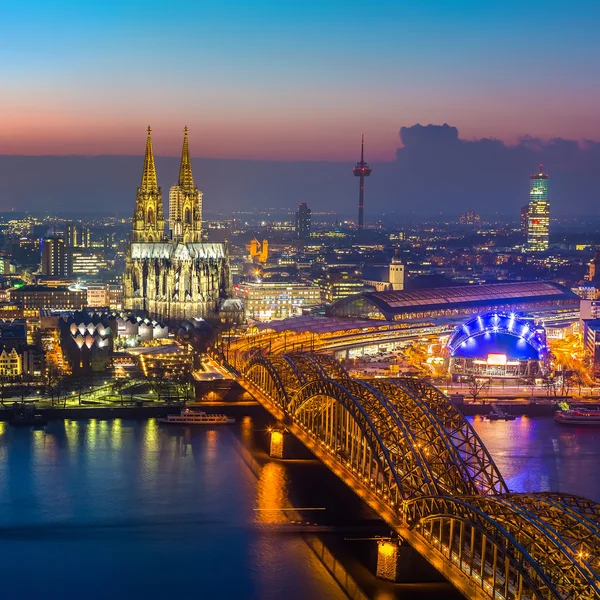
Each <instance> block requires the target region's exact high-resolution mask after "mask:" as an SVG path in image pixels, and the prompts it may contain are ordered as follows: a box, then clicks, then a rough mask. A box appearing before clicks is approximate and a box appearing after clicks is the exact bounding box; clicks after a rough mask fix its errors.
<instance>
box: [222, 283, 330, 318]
mask: <svg viewBox="0 0 600 600" xmlns="http://www.w3.org/2000/svg"><path fill="white" fill-rule="evenodd" d="M234 296H235V297H236V298H239V299H241V300H242V301H243V304H244V314H245V316H246V318H249V319H253V320H257V321H268V320H270V319H284V318H286V317H291V316H294V315H301V314H302V309H304V308H309V307H311V306H317V305H318V304H320V303H321V290H320V289H319V287H318V286H317V285H312V284H308V283H296V282H291V281H266V282H264V281H263V282H262V283H241V284H240V285H238V286H236V287H235V288H234Z"/></svg>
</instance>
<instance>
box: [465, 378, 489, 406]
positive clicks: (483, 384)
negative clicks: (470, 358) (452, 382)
mask: <svg viewBox="0 0 600 600" xmlns="http://www.w3.org/2000/svg"><path fill="white" fill-rule="evenodd" d="M468 384H469V393H470V394H471V396H473V402H476V401H477V398H478V396H479V394H480V393H481V392H482V391H483V390H484V389H486V388H488V387H489V386H490V380H489V379H485V378H483V377H477V376H476V375H471V376H470V377H469V380H468Z"/></svg>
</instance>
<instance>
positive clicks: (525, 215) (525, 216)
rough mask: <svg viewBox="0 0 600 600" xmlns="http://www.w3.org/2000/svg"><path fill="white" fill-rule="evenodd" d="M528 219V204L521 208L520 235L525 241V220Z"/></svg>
mask: <svg viewBox="0 0 600 600" xmlns="http://www.w3.org/2000/svg"><path fill="white" fill-rule="evenodd" d="M528 219H529V204H526V205H525V206H521V223H520V225H521V235H523V237H525V239H527V220H528Z"/></svg>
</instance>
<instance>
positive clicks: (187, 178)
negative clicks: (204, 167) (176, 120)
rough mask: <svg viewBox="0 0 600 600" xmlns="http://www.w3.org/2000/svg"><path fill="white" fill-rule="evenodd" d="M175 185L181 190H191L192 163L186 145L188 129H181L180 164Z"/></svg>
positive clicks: (192, 185) (192, 180) (193, 186)
mask: <svg viewBox="0 0 600 600" xmlns="http://www.w3.org/2000/svg"><path fill="white" fill-rule="evenodd" d="M177 185H178V186H179V187H180V188H181V189H183V190H193V189H194V188H195V187H196V186H195V185H194V175H193V174H192V161H191V159H190V147H189V144H188V128H187V127H184V128H183V148H182V149H181V163H180V165H179V179H178V180H177Z"/></svg>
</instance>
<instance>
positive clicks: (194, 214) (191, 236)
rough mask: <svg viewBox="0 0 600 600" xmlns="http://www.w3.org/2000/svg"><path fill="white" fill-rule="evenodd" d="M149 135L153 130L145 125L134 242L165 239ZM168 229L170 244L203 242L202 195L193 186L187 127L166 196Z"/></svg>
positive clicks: (161, 205)
mask: <svg viewBox="0 0 600 600" xmlns="http://www.w3.org/2000/svg"><path fill="white" fill-rule="evenodd" d="M151 133H152V128H151V127H150V126H148V137H147V138H146V153H145V156H144V170H143V172H142V182H141V185H140V187H139V188H138V190H137V197H136V208H135V214H134V218H133V241H134V242H160V241H164V240H165V230H164V228H165V219H164V214H163V204H162V190H161V189H160V187H158V177H157V175H156V166H155V162H154V149H153V147H152V135H151ZM169 230H170V231H169V237H170V238H171V239H173V241H177V242H183V243H187V242H200V241H202V193H201V192H199V191H198V189H197V188H196V186H195V184H194V176H193V173H192V162H191V159H190V150H189V144H188V128H187V127H185V128H184V135H183V147H182V150H181V163H180V166H179V178H178V180H177V185H175V186H173V187H172V188H171V191H170V193H169Z"/></svg>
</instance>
